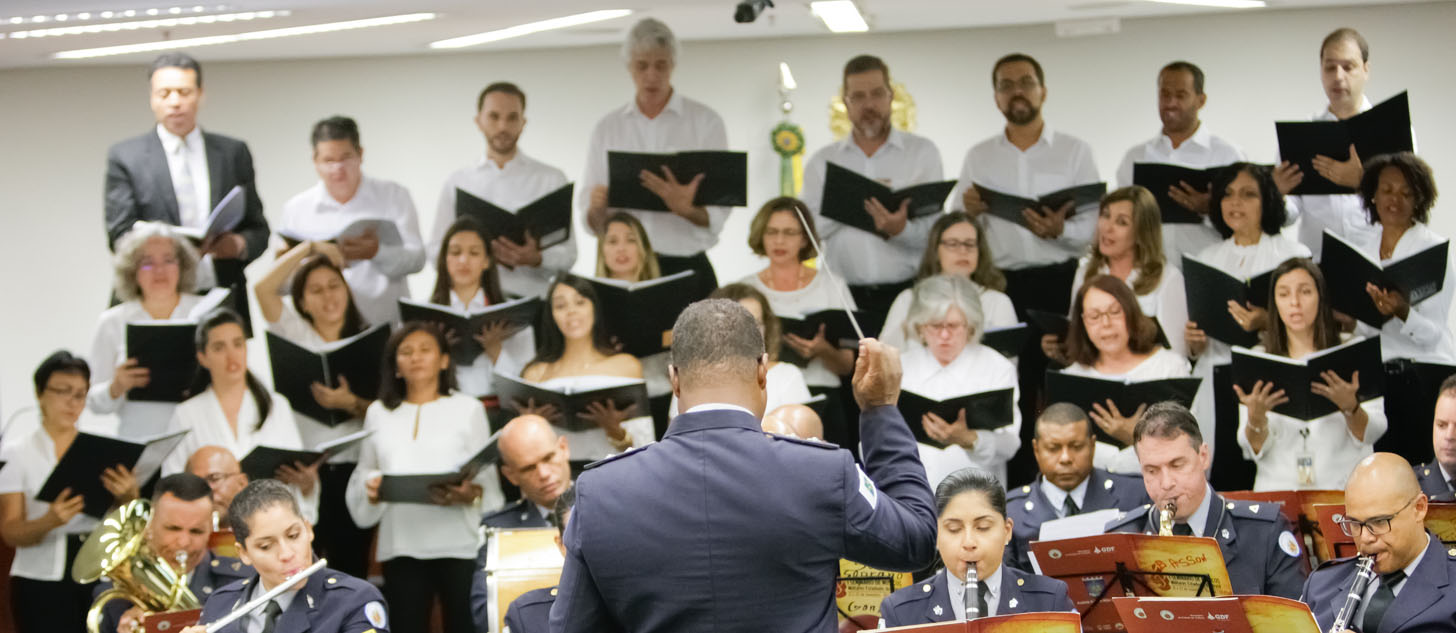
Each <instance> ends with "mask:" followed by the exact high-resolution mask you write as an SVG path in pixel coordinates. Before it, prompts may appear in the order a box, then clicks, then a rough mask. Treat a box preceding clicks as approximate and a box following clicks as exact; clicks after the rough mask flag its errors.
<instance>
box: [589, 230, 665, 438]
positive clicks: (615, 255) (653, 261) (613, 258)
mask: <svg viewBox="0 0 1456 633" xmlns="http://www.w3.org/2000/svg"><path fill="white" fill-rule="evenodd" d="M661 276H662V269H661V268H660V267H659V266H658V265H657V253H655V252H654V251H653V250H652V240H651V239H650V238H648V236H647V230H646V229H644V228H642V223H641V222H639V221H638V220H637V216H634V215H632V214H631V213H627V212H626V211H618V212H616V213H613V214H612V215H610V216H608V217H607V230H606V232H605V233H603V234H602V237H601V239H598V240H597V277H600V278H603V279H615V280H617V281H625V282H628V283H636V282H639V281H647V280H649V279H657V278H658V277H661ZM637 360H639V361H641V362H642V377H643V379H645V380H646V381H647V397H648V399H649V400H650V404H651V406H652V411H650V413H651V415H652V424H653V433H654V434H655V435H662V434H663V433H666V432H667V424H668V422H669V421H670V420H671V417H672V384H671V383H669V382H668V380H667V361H668V353H667V352H661V353H658V354H653V355H651V356H643V357H641V358H638V359H637Z"/></svg>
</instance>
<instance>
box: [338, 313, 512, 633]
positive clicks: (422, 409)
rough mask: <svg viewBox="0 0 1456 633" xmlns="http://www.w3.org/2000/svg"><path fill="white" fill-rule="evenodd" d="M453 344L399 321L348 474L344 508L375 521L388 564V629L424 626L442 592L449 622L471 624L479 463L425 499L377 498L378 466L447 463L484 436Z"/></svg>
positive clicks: (419, 470)
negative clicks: (461, 381) (457, 371)
mask: <svg viewBox="0 0 1456 633" xmlns="http://www.w3.org/2000/svg"><path fill="white" fill-rule="evenodd" d="M448 350H449V343H447V342H446V340H445V335H444V333H442V332H441V331H440V330H439V329H437V328H435V327H434V326H432V325H430V324H427V323H422V322H417V321H416V322H408V323H405V324H404V326H403V327H401V328H400V329H399V330H398V331H396V332H395V333H394V334H393V335H392V336H391V337H390V339H389V343H388V345H387V346H386V347H385V352H384V369H383V372H382V375H383V376H384V377H385V380H384V381H383V384H381V385H380V389H379V399H378V400H377V401H375V402H374V404H371V405H369V413H368V414H367V415H366V416H365V418H364V428H365V429H368V430H370V431H373V434H372V435H370V436H369V437H368V438H367V439H365V440H364V447H363V449H362V450H361V451H360V454H359V468H358V469H357V470H355V471H354V476H353V477H352V478H350V479H349V492H348V496H347V499H348V504H349V513H350V514H351V515H353V517H354V522H355V523H358V524H359V525H370V526H372V525H376V524H377V525H378V526H379V542H378V549H377V551H376V553H375V558H376V559H377V560H379V561H380V562H381V563H382V565H383V568H384V596H385V598H386V599H387V600H388V602H389V615H390V619H391V620H392V626H391V628H392V629H394V630H399V631H427V630H429V628H430V611H431V608H432V605H433V604H434V602H435V600H436V599H437V598H438V599H439V600H440V604H441V611H442V612H443V614H444V620H445V631H447V632H448V633H470V632H471V631H473V627H474V625H473V624H472V620H471V616H470V583H471V577H472V574H473V573H474V571H475V554H476V550H477V549H478V548H479V547H480V536H479V532H478V524H479V522H480V514H481V507H480V504H479V502H480V495H481V490H482V488H483V484H484V480H485V479H486V478H487V477H490V478H494V477H495V475H494V474H493V473H492V474H489V475H487V473H486V472H485V471H480V472H477V473H476V474H475V476H474V477H473V478H472V479H466V480H463V481H461V482H460V483H459V484H458V485H454V486H439V487H437V488H436V489H435V491H434V493H433V496H432V498H431V499H430V503H404V502H392V501H382V500H380V498H379V485H380V481H381V477H382V475H410V474H430V473H445V472H450V471H452V470H454V469H456V468H458V467H460V466H461V465H463V464H465V463H466V462H467V461H469V460H470V458H471V457H473V456H474V455H475V454H476V453H478V452H479V451H480V450H481V449H482V448H485V445H486V443H487V442H488V441H489V439H490V427H489V425H488V424H487V423H486V420H485V408H484V407H483V406H481V404H480V401H479V400H476V399H475V398H472V397H470V396H467V395H464V394H461V393H458V392H455V390H454V386H455V376H454V372H453V371H452V369H451V364H450V354H449V351H448Z"/></svg>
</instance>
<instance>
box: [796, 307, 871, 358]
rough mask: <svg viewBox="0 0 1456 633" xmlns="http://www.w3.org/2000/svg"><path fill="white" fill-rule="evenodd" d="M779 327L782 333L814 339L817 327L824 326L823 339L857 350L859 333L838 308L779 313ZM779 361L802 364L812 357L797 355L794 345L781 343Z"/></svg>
mask: <svg viewBox="0 0 1456 633" xmlns="http://www.w3.org/2000/svg"><path fill="white" fill-rule="evenodd" d="M776 316H778V318H779V329H780V330H782V331H783V333H784V334H793V335H794V336H797V337H799V338H802V339H804V340H809V341H811V340H814V337H816V336H818V335H819V328H820V327H823V328H824V340H825V342H827V343H829V344H830V345H831V346H833V347H835V348H838V349H858V348H859V335H858V334H856V333H855V330H854V323H853V321H852V320H851V316H850V313H849V312H848V311H845V310H840V309H838V308H830V309H828V310H820V311H818V312H811V313H809V314H788V313H785V314H779V315H776ZM779 360H781V361H783V362H786V363H791V364H794V365H798V366H799V367H805V366H807V365H808V364H809V361H810V360H811V359H808V358H804V357H803V356H800V355H799V354H798V352H795V351H794V349H793V348H791V347H789V346H788V345H783V346H781V347H780V348H779Z"/></svg>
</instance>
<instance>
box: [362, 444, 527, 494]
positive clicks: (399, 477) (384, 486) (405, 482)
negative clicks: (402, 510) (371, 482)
mask: <svg viewBox="0 0 1456 633" xmlns="http://www.w3.org/2000/svg"><path fill="white" fill-rule="evenodd" d="M499 441H500V431H496V432H495V433H493V434H491V436H490V439H488V440H486V442H485V447H484V448H481V449H480V450H479V451H478V452H476V453H475V455H473V456H471V458H470V459H467V460H465V463H464V464H461V465H460V467H459V468H456V469H455V470H453V471H450V472H440V473H427V474H408V475H406V474H389V473H385V474H383V475H382V476H381V477H380V478H379V500H380V501H389V502H393V503H423V504H434V503H435V502H434V501H433V499H435V498H437V495H438V494H439V492H438V491H440V490H441V489H443V488H447V487H451V486H458V485H460V484H462V483H465V482H466V481H468V480H470V479H474V478H475V476H476V475H477V474H479V473H480V471H481V470H482V469H484V468H486V467H487V466H490V465H492V464H495V463H497V462H499V461H500V447H499V446H498V442H499Z"/></svg>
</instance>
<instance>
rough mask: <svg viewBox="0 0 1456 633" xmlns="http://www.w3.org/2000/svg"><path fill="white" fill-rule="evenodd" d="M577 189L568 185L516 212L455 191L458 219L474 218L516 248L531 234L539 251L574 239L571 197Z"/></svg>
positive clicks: (457, 189) (460, 191) (468, 193)
mask: <svg viewBox="0 0 1456 633" xmlns="http://www.w3.org/2000/svg"><path fill="white" fill-rule="evenodd" d="M575 187H576V185H574V184H572V183H566V184H564V185H562V186H560V187H558V188H557V189H556V190H555V191H552V192H551V193H548V194H546V195H544V196H541V197H540V198H537V199H535V200H533V201H531V202H530V203H528V204H526V206H523V207H521V208H519V209H516V210H515V211H514V212H511V211H507V210H505V209H502V208H500V207H498V206H495V205H493V204H491V203H489V202H486V201H485V200H482V199H480V198H478V197H476V196H474V195H472V194H471V193H470V192H468V191H466V190H464V189H461V188H459V187H456V188H455V217H457V218H458V217H460V216H462V215H468V216H470V217H472V218H475V220H476V221H477V222H480V224H481V225H482V226H484V227H486V228H488V229H490V231H491V233H493V234H495V235H499V236H501V237H504V238H506V239H508V240H510V241H512V242H515V243H517V244H525V243H526V234H527V233H530V234H531V235H532V236H534V237H535V238H536V245H537V246H538V247H539V248H550V247H552V246H555V245H557V244H560V243H562V242H565V241H566V240H567V239H569V238H570V237H571V194H572V191H574V190H575Z"/></svg>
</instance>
